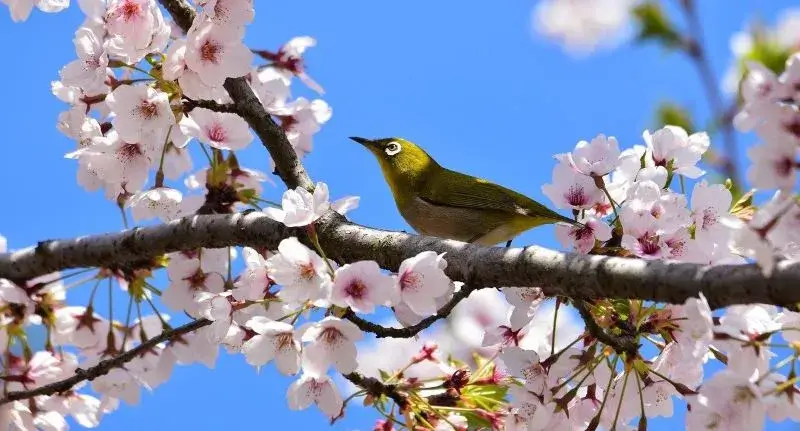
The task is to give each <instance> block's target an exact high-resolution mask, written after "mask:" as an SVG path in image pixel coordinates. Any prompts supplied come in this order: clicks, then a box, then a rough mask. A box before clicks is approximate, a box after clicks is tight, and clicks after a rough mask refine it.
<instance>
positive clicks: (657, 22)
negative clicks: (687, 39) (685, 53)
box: [632, 1, 683, 48]
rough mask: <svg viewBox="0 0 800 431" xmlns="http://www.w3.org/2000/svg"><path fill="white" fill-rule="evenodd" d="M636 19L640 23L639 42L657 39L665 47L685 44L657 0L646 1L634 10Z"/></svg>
mask: <svg viewBox="0 0 800 431" xmlns="http://www.w3.org/2000/svg"><path fill="white" fill-rule="evenodd" d="M632 14H633V17H634V19H635V20H636V21H637V22H638V23H639V34H638V35H637V37H636V40H637V41H639V42H646V41H655V42H660V43H661V44H663V46H664V47H665V48H678V47H680V46H682V45H683V41H682V39H681V36H680V34H679V33H678V32H677V31H676V30H675V28H674V26H673V25H672V23H671V22H670V21H669V19H668V18H667V15H666V14H665V13H664V10H663V9H661V5H660V4H659V3H658V2H657V1H646V2H643V3H641V4H640V5H638V6H636V7H634V8H633V10H632Z"/></svg>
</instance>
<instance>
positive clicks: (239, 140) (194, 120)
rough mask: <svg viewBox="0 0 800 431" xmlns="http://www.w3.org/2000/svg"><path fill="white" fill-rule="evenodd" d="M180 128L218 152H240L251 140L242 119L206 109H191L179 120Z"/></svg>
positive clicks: (245, 123)
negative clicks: (218, 150)
mask: <svg viewBox="0 0 800 431" xmlns="http://www.w3.org/2000/svg"><path fill="white" fill-rule="evenodd" d="M180 128H181V131H182V132H183V133H185V134H186V135H188V136H191V137H194V138H197V140H198V141H200V142H202V143H204V144H207V145H209V146H211V147H214V148H219V149H220V150H241V149H243V148H245V147H247V146H248V145H249V144H250V142H252V140H253V133H252V132H250V127H249V126H248V125H247V122H245V121H244V120H243V119H242V117H240V116H238V115H236V114H231V113H228V112H215V111H212V110H210V109H206V108H195V109H193V110H192V112H190V113H189V115H188V116H186V117H184V118H183V120H181V123H180Z"/></svg>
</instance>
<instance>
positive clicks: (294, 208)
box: [264, 182, 359, 227]
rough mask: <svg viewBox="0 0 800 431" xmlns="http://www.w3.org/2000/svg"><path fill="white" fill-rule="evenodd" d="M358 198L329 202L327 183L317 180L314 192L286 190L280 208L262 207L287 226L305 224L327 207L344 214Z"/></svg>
mask: <svg viewBox="0 0 800 431" xmlns="http://www.w3.org/2000/svg"><path fill="white" fill-rule="evenodd" d="M358 200H359V198H358V197H356V196H347V197H344V198H341V199H338V200H336V201H335V202H333V203H331V202H330V201H329V200H328V185H327V184H325V183H323V182H318V183H317V184H316V186H315V187H314V194H311V193H310V192H309V191H308V190H306V189H304V188H303V187H297V188H296V189H294V190H292V189H289V190H286V191H285V192H284V193H283V199H282V200H281V206H282V208H281V209H278V208H272V207H267V208H264V213H265V214H266V215H267V216H269V217H270V218H272V219H273V220H276V221H279V222H281V223H283V224H285V225H286V226H289V227H293V226H307V225H309V224H311V223H313V222H315V221H316V220H317V219H318V218H320V217H321V216H322V215H323V214H325V212H326V211H328V210H329V209H333V210H334V211H336V212H338V213H339V214H342V215H344V214H345V213H346V212H348V211H350V210H352V209H354V208H356V207H357V206H358Z"/></svg>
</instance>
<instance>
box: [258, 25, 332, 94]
mask: <svg viewBox="0 0 800 431" xmlns="http://www.w3.org/2000/svg"><path fill="white" fill-rule="evenodd" d="M316 44H317V41H316V39H314V38H313V37H310V36H298V37H295V38H292V39H291V40H289V41H288V42H286V44H284V45H283V46H282V47H281V48H280V50H278V52H277V53H272V52H269V51H258V54H259V55H260V56H262V57H264V58H266V59H268V60H270V61H272V66H273V67H274V68H275V69H276V70H277V71H279V72H280V73H282V74H284V76H285V77H286V78H287V79H288V78H290V77H291V76H297V77H298V78H299V79H300V80H301V81H303V83H304V84H306V85H307V86H308V87H309V88H311V89H312V90H314V91H316V92H317V93H319V94H323V93H324V92H325V91H324V90H323V89H322V87H321V86H320V85H319V84H317V82H316V81H314V80H313V79H311V77H310V76H308V74H307V73H306V70H305V62H304V61H303V54H304V53H305V51H306V50H307V49H308V48H311V47H313V46H315V45H316Z"/></svg>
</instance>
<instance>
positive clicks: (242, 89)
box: [159, 0, 314, 191]
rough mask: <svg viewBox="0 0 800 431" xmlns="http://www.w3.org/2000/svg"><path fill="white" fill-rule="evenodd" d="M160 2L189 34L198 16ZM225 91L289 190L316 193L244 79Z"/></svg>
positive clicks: (171, 1) (173, 0)
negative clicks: (259, 141) (263, 147)
mask: <svg viewBox="0 0 800 431" xmlns="http://www.w3.org/2000/svg"><path fill="white" fill-rule="evenodd" d="M159 2H160V3H161V5H162V6H164V8H165V9H166V10H167V11H168V12H169V13H170V14H171V15H172V17H173V19H174V20H175V23H176V24H178V25H179V26H180V27H181V28H182V29H183V31H185V32H187V31H189V27H191V25H192V22H193V21H194V19H195V15H196V14H195V12H194V10H193V9H192V8H191V6H189V4H188V3H187V2H186V1H185V0H159ZM224 87H225V90H227V91H228V94H229V95H230V96H231V99H232V100H233V104H234V106H235V108H236V113H237V114H239V115H240V116H241V117H242V118H244V120H245V121H247V123H248V124H249V125H250V127H251V128H252V129H253V131H255V132H256V135H257V136H258V139H260V140H261V143H262V144H263V145H264V146H265V147H266V148H267V151H269V154H270V156H272V160H273V161H274V162H275V170H276V171H277V174H278V176H280V177H281V180H283V182H284V183H285V184H286V186H287V187H288V188H290V189H294V188H297V187H303V188H305V189H308V190H309V191H311V190H314V183H313V182H312V181H311V178H310V177H309V176H308V174H307V173H306V170H305V168H304V167H303V164H302V163H300V159H299V158H298V157H297V153H296V152H295V150H294V148H293V147H292V144H291V143H290V142H289V139H288V138H287V137H286V134H285V133H284V132H283V129H281V128H280V126H278V125H277V124H276V123H275V121H274V120H273V119H272V116H271V115H270V114H269V113H268V112H267V110H266V109H264V105H262V104H261V101H259V100H258V97H256V95H255V93H253V89H252V88H251V87H250V84H249V83H248V82H247V80H246V79H245V78H244V77H239V78H228V79H226V80H225V84H224Z"/></svg>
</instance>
